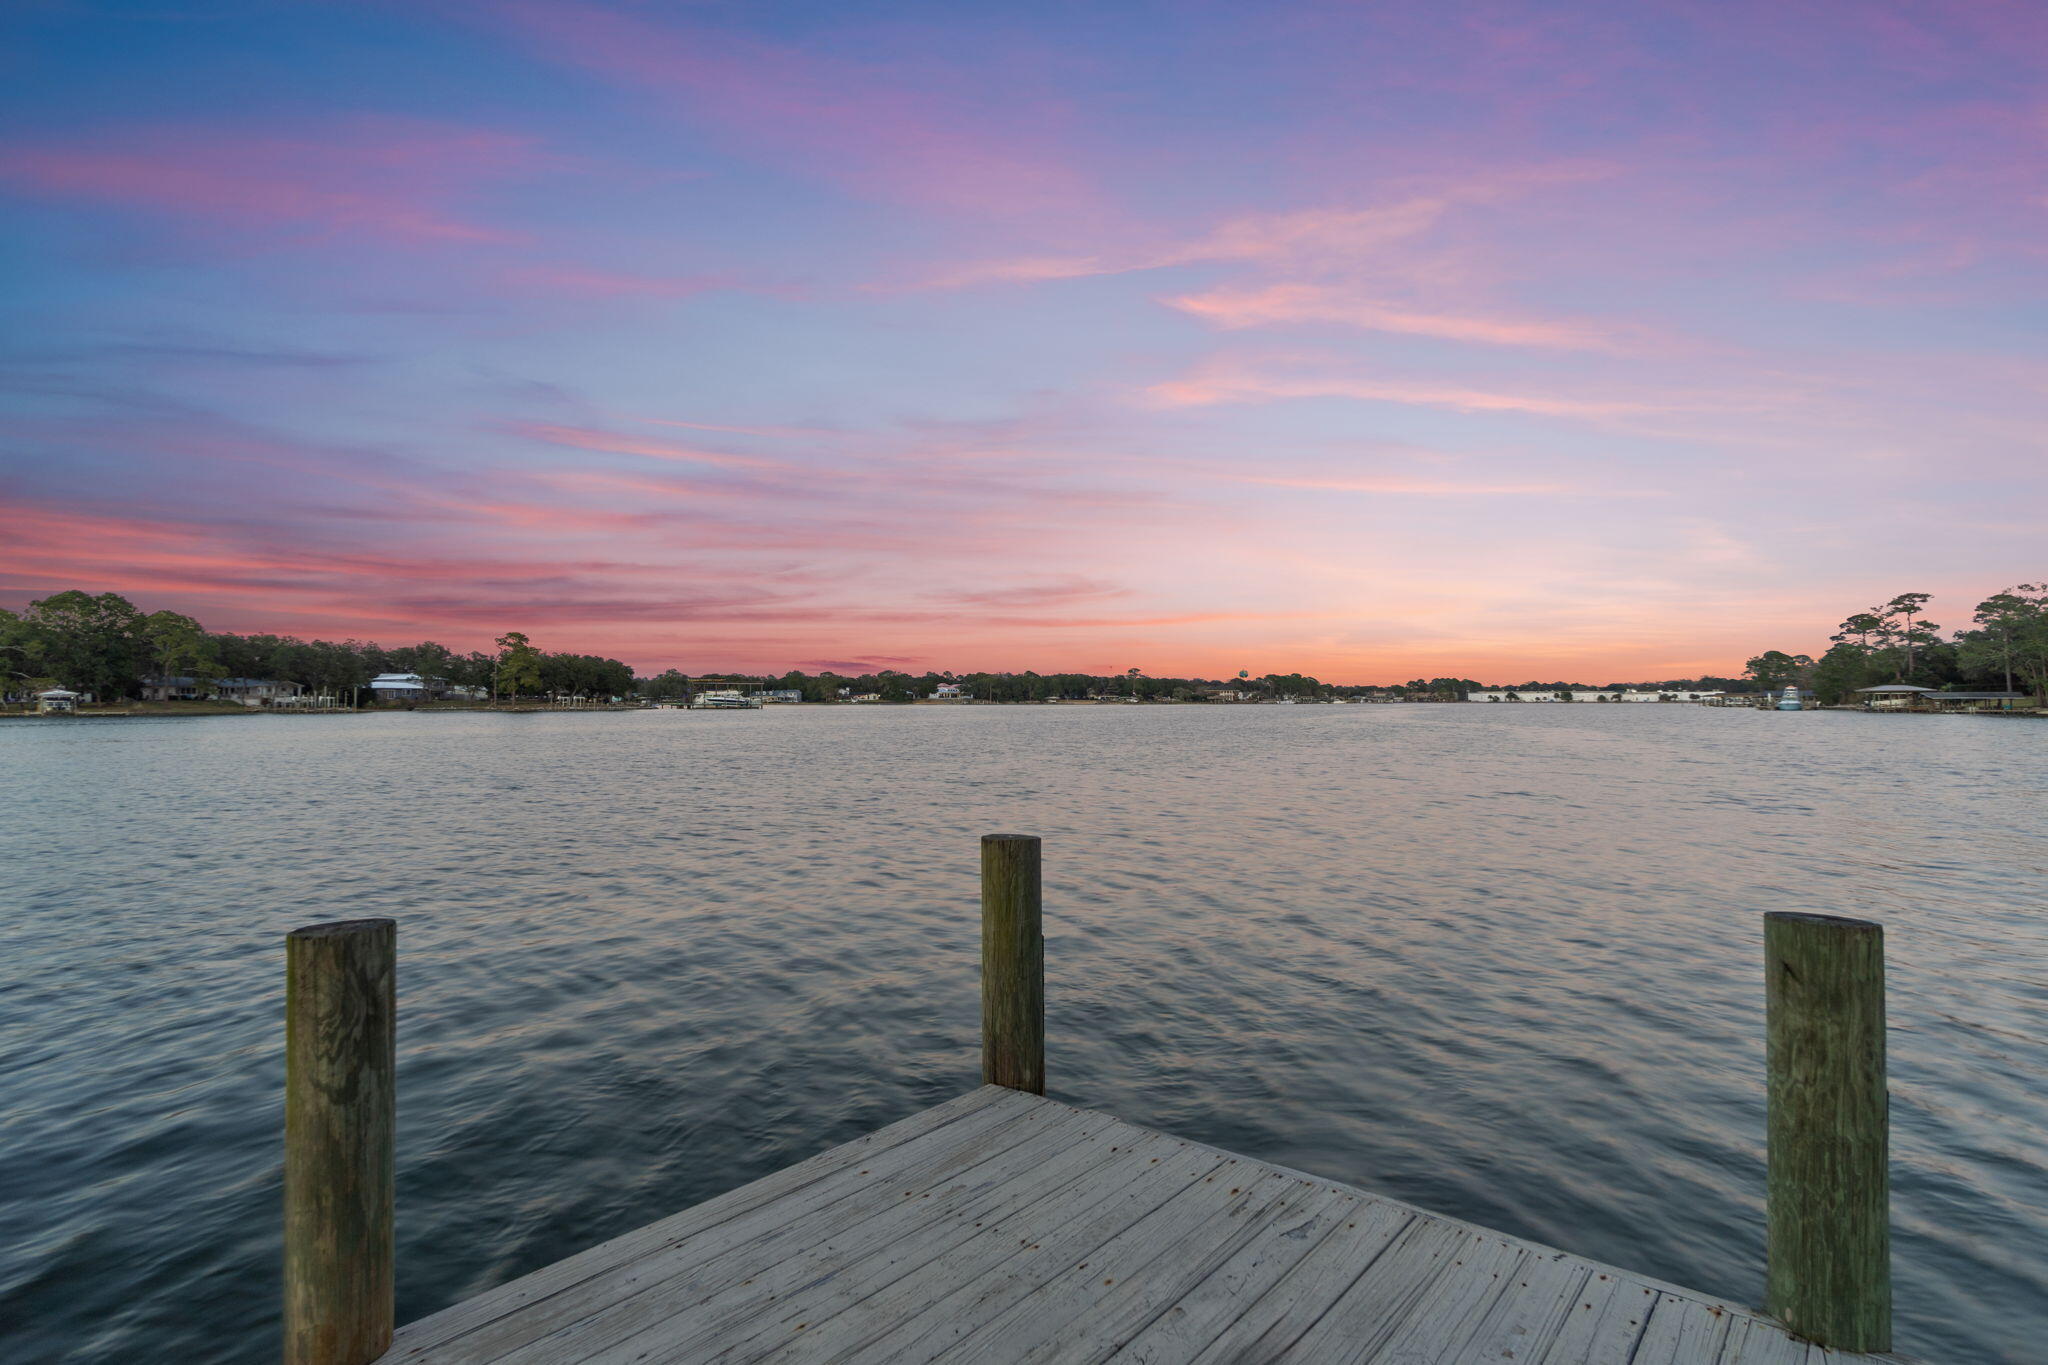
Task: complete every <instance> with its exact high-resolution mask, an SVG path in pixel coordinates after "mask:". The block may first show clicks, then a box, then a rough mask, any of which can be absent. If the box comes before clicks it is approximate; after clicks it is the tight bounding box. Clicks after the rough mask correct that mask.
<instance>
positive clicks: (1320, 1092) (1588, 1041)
mask: <svg viewBox="0 0 2048 1365" xmlns="http://www.w3.org/2000/svg"><path fill="white" fill-rule="evenodd" d="M0 775H4V778H5V783H4V789H5V791H6V792H7V794H8V797H9V799H8V801H7V803H6V810H7V816H6V829H7V834H6V844H5V847H6V849H7V853H8V856H7V858H6V859H5V862H4V865H0V911H4V926H0V934H4V939H0V1096H4V1099H0V1358H4V1359H6V1360H8V1361H10V1362H26V1361H43V1360H93V1361H99V1360H122V1361H127V1360H173V1359H175V1360H179V1361H190V1362H203V1361H234V1362H243V1361H247V1362H256V1361H265V1360H269V1359H272V1358H274V1355H275V1341H276V1335H275V1334H276V1322H277V1311H276V1304H277V1299H278V1280H277V1263H278V1257H279V1237H278V1217H277V1210H278V1204H279V1180H280V1153H279V1133H280V1124H281V1108H280V1099H279V1096H280V1091H281V1087H282V1080H283V1068H282V1055H281V1047H282V1042H283V1039H282V1029H281V1024H280V1019H281V1009H282V1001H281V985H282V968H283V952H282V947H281V943H280V938H281V936H282V935H283V933H284V932H285V931H286V930H287V929H290V928H292V927H293V926H295V925H298V924H302V923H306V922H310V921H315V920H321V919H336V918H349V917H358V916H364V915H392V916H395V917H397V918H398V920H399V924H400V930H399V935H400V938H399V942H400V972H399V1000H400V1041H399V1104H400V1111H399V1113H400V1118H399V1127H400V1134H399V1152H398V1160H399V1175H398V1201H399V1203H398V1207H399V1225H398V1227H399V1240H400V1245H399V1316H400V1318H401V1320H409V1319H411V1318H415V1317H418V1316H420V1315H422V1314H425V1313H427V1312H430V1311H432V1310H434V1309H436V1308H439V1307H441V1306H442V1305H444V1304H447V1303H449V1302H451V1301H453V1300H456V1299H460V1298H462V1297H465V1296H467V1295H470V1294H473V1293H475V1292H477V1291H479V1290H482V1289H484V1288H486V1287H488V1286H490V1285H493V1284H496V1283H498V1282H500V1281H502V1280H504V1279H506V1278H508V1277H511V1276H514V1275H518V1274H520V1273H522V1272H524V1271H526V1270H530V1269H532V1268H534V1267H536V1266H539V1265H542V1264H545V1263H547V1262H549V1261H553V1260H556V1259H558V1258H560V1257H562V1256H564V1255H566V1254H568V1253H570V1252H572V1251H575V1250H577V1249H579V1248H581V1247H584V1246H587V1245H589V1244H591V1243H593V1242H596V1241H599V1240H601V1239H602V1238H604V1237H606V1236H609V1235H611V1234H613V1233H616V1232H619V1231H622V1230H625V1229H627V1228H630V1227H635V1226H638V1225H640V1224H642V1223H645V1222H648V1221H651V1220H653V1219H654V1218H656V1217H658V1216H660V1215H663V1214H666V1213H668V1212H671V1211H673V1210H676V1209H679V1208H682V1207H684V1206H686V1205H689V1204H691V1203H694V1202H697V1201H699V1200H702V1199H704V1198H706V1197H708V1196H710V1195H712V1194H715V1193H717V1192H719V1191H720V1190H723V1189H726V1188H728V1187H730V1186H733V1185H736V1184H739V1183H741V1182H744V1181H747V1180H751V1179H753V1178H755V1177H756V1176H759V1175H762V1174H764V1173H766V1172H768V1171H770V1170H773V1169H776V1168H778V1167H781V1166H784V1165H786V1164H788V1163H790V1162H791V1161H793V1160H796V1159H798V1158H800V1157H802V1156H804V1155H806V1154H808V1153H810V1152H813V1151H816V1150H819V1149H820V1148H823V1147H825V1146H828V1145H830V1144H832V1143H836V1142H839V1141H842V1140H845V1139H847V1138H850V1137H853V1136H855V1135H857V1134H859V1133H862V1132H865V1131H867V1130H869V1129H871V1128H874V1127H876V1126H878V1125H880V1124H882V1123H884V1122H887V1121H889V1120H892V1119H895V1118H899V1117H901V1116H903V1115H905V1114H908V1113H910V1112H912V1111H914V1110H916V1109H918V1108H920V1107H922V1106H925V1105H929V1104H932V1103H936V1102H937V1101H939V1100H941V1099H944V1098H947V1097H948V1096H950V1095H953V1094H955V1093H958V1092H959V1091H961V1090H963V1089H966V1088H968V1087H970V1086H972V1085H973V1084H975V1083H976V1081H977V1079H978V1075H977V1066H978V1053H977V1039H976V1030H977V1027H978V1013H977V1006H976V996H975V967H976V962H977V958H976V951H977V948H976V934H977V919H976V913H977V912H976V908H975V876H976V859H977V853H976V839H977V836H979V835H980V834H982V833H983V832H986V831H990V830H999V829H1011V830H1019V831H1025V832H1033V833H1038V834H1042V835H1044V836H1045V839H1046V873H1047V914H1048V923H1047V930H1048V941H1047V948H1046V956H1047V962H1048V973H1049V991H1048V995H1049V1002H1048V1014H1049V1019H1048V1029H1049V1052H1050V1071H1051V1085H1052V1089H1053V1092H1054V1093H1055V1094H1057V1095H1059V1096H1060V1097H1062V1098H1066V1099H1070V1100H1073V1101H1076V1102H1079V1103H1084V1104H1088V1105H1093V1106H1097V1107H1101V1108H1104V1109H1108V1110H1111V1111H1114V1112H1115V1113H1117V1114H1119V1115H1121V1116H1123V1117H1125V1118H1128V1119H1131V1120H1133V1121H1135V1122H1139V1123H1144V1124H1149V1125H1153V1126H1157V1127H1163V1128H1167V1129H1171V1130H1173V1131H1175V1132H1179V1133H1183V1134H1187V1135H1191V1136H1194V1137H1198V1138H1202V1139H1205V1140H1207V1141H1210V1142H1214V1143H1218V1144H1220V1145H1222V1146H1225V1147H1230V1148H1233V1149H1237V1150H1241V1151H1245V1152H1249V1153H1252V1154H1254V1155H1257V1156H1259V1157H1263V1158H1266V1159H1268V1160H1271V1161H1275V1162H1279V1163H1281V1164H1283V1165H1289V1166H1295V1167H1299V1168H1302V1169H1306V1170H1311V1171H1316V1172H1320V1173H1323V1174H1326V1175H1329V1176H1332V1177H1335V1178H1338V1179H1342V1180H1348V1181H1352V1182H1355V1183H1358V1184H1361V1185H1364V1186H1367V1187H1368V1188H1371V1189H1375V1190H1379V1191H1382V1192H1385V1193H1388V1194H1392V1195H1394V1196H1397V1197H1399V1198H1403V1199H1407V1200H1411V1201H1413V1202H1416V1203H1419V1204H1422V1205H1424V1206H1427V1207H1429V1208H1431V1209H1435V1210H1438V1211H1441V1212H1445V1213H1450V1214H1455V1215H1458V1216H1460V1217H1464V1218H1468V1219H1472V1220H1474V1221H1477V1222H1479V1223H1482V1224H1486V1225H1489V1226H1493V1227H1497V1228H1501V1229H1504V1230H1508V1231H1511V1232H1515V1233H1520V1234H1523V1235H1526V1236H1530V1237H1534V1238H1537V1239H1540V1240H1542V1241H1545V1242H1548V1243H1553V1244H1555V1245H1558V1246H1561V1247H1566V1248H1569V1249H1570V1250H1573V1251H1576V1252H1579V1253H1582V1254H1585V1255H1588V1256H1592V1257H1595V1258H1597V1259H1600V1260H1605V1261H1609V1262H1614V1263H1618V1264H1621V1265H1624V1266H1627V1267H1630V1268H1631V1269H1637V1270H1642V1271H1645V1272H1648V1273H1650V1274H1653V1275H1656V1276H1659V1277H1662V1278H1666V1279H1670V1280H1675V1281H1678V1282H1679V1283H1682V1284H1687V1285H1691V1286H1694V1287H1696V1288H1700V1289H1705V1290H1709V1291H1714V1292H1718V1293H1720V1294H1723V1295H1727V1296H1729V1297H1732V1298H1734V1299H1736V1300H1738V1301H1741V1302H1755V1301H1756V1300H1757V1299H1758V1298H1759V1296H1760V1283H1761V1266H1762V1255H1763V1247H1762V1226H1763V1210H1762V1203H1761V1191H1762V1178H1763V1166H1762V1160H1763V1148H1762V1136H1763V1101H1762V1083H1763V1076H1762V1066H1761V1057H1762V1038H1761V1026H1762V1015H1761V1011H1762V1002H1763V992H1762V983H1761V970H1760V967H1759V954H1760V924H1759V915H1760V913H1761V912H1762V911H1764V910H1766V909H1775V908H1802V909H1813V910H1824V911H1831V912H1839V913H1849V914H1862V915H1870V916H1873V917H1875V918H1878V919H1881V920H1883V921H1884V922H1885V924H1886V927H1887V933H1888V940H1889V950H1890V959H1891V979H1890V990H1891V1026H1892V1033H1891V1049H1892V1086H1893V1115H1894V1125H1895V1128H1894V1151H1895V1162H1896V1165H1895V1181H1896V1195H1895V1216H1896V1220H1897V1281H1898V1309H1899V1327H1900V1332H1899V1337H1900V1345H1901V1348H1902V1349H1904V1350H1908V1351H1913V1352H1917V1353H1920V1354H1923V1355H1925V1356H1926V1357H1928V1358H1929V1359H1947V1360H1967V1361H1985V1360H2006V1361H2021V1360H2038V1359H2040V1358H2041V1356H2040V1343H2041V1341H2042V1340H2043V1339H2044V1337H2048V1235H2044V1230H2048V1147H2044V1138H2043V1133H2044V1132H2048V1081H2044V1077H2048V953H2044V949H2048V923H2044V919H2043V910H2044V904H2048V896H2044V894H2043V893H2044V889H2048V800H2044V799H2043V795H2044V793H2043V788H2044V786H2048V724H2040V723H2035V722H2031V721H2016V720H1998V719H1989V718H1970V717H1922V716H1865V715H1851V714H1834V713H1822V714H1800V715H1779V714H1776V713H1771V712H1744V711H1711V710H1700V709H1696V708H1692V707H1674V706H1664V707H1658V706H1630V707H1603V706H1524V707H1517V706H1512V705H1493V706H1486V705H1468V706H1463V707H1456V706H1372V707H1366V706H1360V707H1236V708H1213V709H1212V708H1200V707H1145V708H1140V707H1096V708H1089V707H1072V706H1070V707H1064V708H1062V707H1014V708H994V707H973V708H963V709H955V710H946V709H942V708H934V707H921V708H915V709H892V708H848V707H836V708H794V709H781V710H768V711H761V712H729V713H718V712H708V713H707V712H696V713H692V712H675V711H667V712H654V713H646V714H636V715H617V716H614V715H573V714H571V715H560V716H551V715H517V716H486V715H459V714H457V715H447V714H443V715H431V714H424V713H422V714H412V715H378V716H334V717H229V718H223V719H193V720H163V721H151V720H128V721H108V720H74V721H21V722H7V723H5V724H0Z"/></svg>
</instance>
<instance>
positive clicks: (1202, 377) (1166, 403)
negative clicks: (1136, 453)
mask: <svg viewBox="0 0 2048 1365" xmlns="http://www.w3.org/2000/svg"><path fill="white" fill-rule="evenodd" d="M1146 394H1147V396H1148V397H1149V398H1150V399H1151V401H1152V402H1154V403H1156V404H1158V405H1160V406H1162V407H1206V406H1209V405H1211V404H1217V403H1271V402H1278V401H1282V400H1286V399H1297V398H1351V399H1357V400H1359V401H1360V402H1367V403H1400V404H1407V405H1412V406H1419V407H1432V408H1448V409H1451V410H1452V411H1455V412H1497V413H1528V414H1532V415H1535V416H1539V417H1564V418H1613V417H1625V416H1632V415H1639V414H1645V413H1652V412H1657V411H1660V410H1662V409H1660V408H1659V407H1658V406H1656V405H1654V404H1649V403H1643V402H1635V401H1627V400H1615V399H1599V398H1578V397H1570V396H1563V395H1556V394H1548V393H1537V392H1527V391H1522V392H1517V391H1512V390H1504V389H1480V388H1467V387H1463V386H1459V385H1448V384H1438V383H1431V382H1428V381H1419V380H1410V379H1401V378H1395V377H1379V376H1373V375H1360V374H1355V373H1345V372H1341V371H1338V370H1334V369H1315V368H1292V369H1290V368H1282V367H1281V366H1279V365H1277V364H1272V365H1266V366H1262V365H1259V364H1255V363H1248V362H1238V361H1233V360H1229V359H1219V360H1215V361H1211V362H1209V363H1207V364H1205V365H1202V366H1200V367H1198V368H1197V369H1196V370H1194V371H1192V372H1190V373H1189V374H1187V375H1185V376H1183V377H1181V378H1179V379H1173V380H1168V381H1166V382H1164V383H1160V384H1154V385H1153V386H1152V387H1151V388H1149V389H1147V390H1146Z"/></svg>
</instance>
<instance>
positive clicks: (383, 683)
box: [370, 673, 430, 701]
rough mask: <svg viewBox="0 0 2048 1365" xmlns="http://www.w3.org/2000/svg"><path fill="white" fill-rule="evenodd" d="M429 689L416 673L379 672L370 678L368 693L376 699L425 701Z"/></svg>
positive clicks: (423, 679) (424, 680)
mask: <svg viewBox="0 0 2048 1365" xmlns="http://www.w3.org/2000/svg"><path fill="white" fill-rule="evenodd" d="M429 692H430V689H429V687H428V683H427V679H425V678H423V677H421V676H420V675H419V674H417V673H379V674H378V675H377V676H376V677H374V678H372V679H370V695H371V696H373V697H375V698H376V699H377V700H378V701H425V700H427V698H428V695H429Z"/></svg>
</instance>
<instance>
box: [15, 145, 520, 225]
mask: <svg viewBox="0 0 2048 1365" xmlns="http://www.w3.org/2000/svg"><path fill="white" fill-rule="evenodd" d="M538 159H539V158H538V154H537V153H536V151H535V148H534V147H533V145H532V144H531V143H530V142H529V141H527V140H526V139H523V138H518V137H512V136H509V135H506V134H501V133H494V132H487V131H477V130H470V129H458V128H446V127H441V126H438V125H432V124H419V123H409V122H398V121H391V120H358V121H356V122H353V123H349V124H344V125H339V126H334V127H330V128H326V129H323V130H321V131H319V132H317V133H309V134H306V135H302V136H296V137H294V136H280V135H272V136H251V135H249V134H247V133H244V132H241V131H239V130H233V129H223V128H210V127H173V128H136V129H127V130H123V131H119V132H114V133H110V134H107V135H105V136H103V137H100V138H96V139H91V140H82V141H74V142H66V143H47V144H42V145H23V146H16V147H14V148H12V149H10V150H7V151H4V152H0V181H4V182H8V183H11V184H12V185H14V186H15V187H16V188H18V189H20V190H22V191H25V192H27V193H31V194H36V195H40V196H43V197H47V198H52V199H60V200H81V201H87V202H95V203H104V204H113V205H117V206H121V207H126V208H135V209H143V210H149V211H153V212H158V213H167V214H173V215H178V216H182V217H188V218H195V219H202V220H206V221H209V222H213V223H216V224H222V225H225V226H227V227H230V228H235V229H276V228H299V229H305V230H309V231H312V232H315V233H318V234H320V235H323V236H324V235H336V234H357V235H363V236H369V237H377V238H383V239H386V240H391V241H403V242H415V243H420V242H424V243H483V242H492V243H502V242H509V241H515V240H517V235H516V234H514V233H511V232H507V231H505V230H503V229H499V228H495V227H490V226H486V225H484V224H481V223H477V222H475V221H472V220H470V219H468V218H465V217H463V216H460V215H458V213H457V212H456V211H455V209H454V208H453V206H452V202H451V201H454V200H457V199H459V198H460V197H462V195H463V194H465V193H466V192H468V191H470V190H472V189H474V188H476V187H477V186H478V185H480V184H483V183H485V182H488V181H490V180H494V179H499V178H503V177H507V176H511V175H514V174H518V173H520V172H523V171H526V170H530V169H531V168H533V166H534V165H535V164H536V163H537V161H538Z"/></svg>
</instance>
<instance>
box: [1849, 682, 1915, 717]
mask: <svg viewBox="0 0 2048 1365" xmlns="http://www.w3.org/2000/svg"><path fill="white" fill-rule="evenodd" d="M1932 691H1934V689H1933V688H1931V687H1915V686H1913V684H1911V683H1885V684H1884V685H1883V686H1882V687H1859V688H1857V689H1856V695H1857V696H1859V697H1861V698H1863V709H1864V710H1866V711H1908V710H1911V709H1912V708H1913V703H1914V701H1915V700H1916V699H1917V698H1919V697H1922V696H1924V695H1926V694H1927V693H1929V692H1932Z"/></svg>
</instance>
